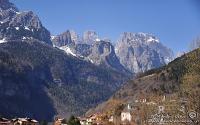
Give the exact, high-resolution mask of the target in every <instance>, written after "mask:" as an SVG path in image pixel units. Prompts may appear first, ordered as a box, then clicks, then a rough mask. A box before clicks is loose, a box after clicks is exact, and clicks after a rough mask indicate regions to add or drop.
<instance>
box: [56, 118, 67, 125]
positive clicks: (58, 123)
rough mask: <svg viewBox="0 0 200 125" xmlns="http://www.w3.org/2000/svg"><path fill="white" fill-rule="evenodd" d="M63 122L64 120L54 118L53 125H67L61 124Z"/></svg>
mask: <svg viewBox="0 0 200 125" xmlns="http://www.w3.org/2000/svg"><path fill="white" fill-rule="evenodd" d="M64 120H65V119H64V118H55V121H54V123H53V125H67V124H66V123H63V121H64Z"/></svg>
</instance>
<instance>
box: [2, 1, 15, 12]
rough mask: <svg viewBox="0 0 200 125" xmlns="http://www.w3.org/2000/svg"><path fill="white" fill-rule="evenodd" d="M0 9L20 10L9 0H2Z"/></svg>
mask: <svg viewBox="0 0 200 125" xmlns="http://www.w3.org/2000/svg"><path fill="white" fill-rule="evenodd" d="M0 9H1V10H7V9H13V10H15V11H18V9H17V7H16V6H15V5H14V4H13V3H10V2H9V0H0Z"/></svg>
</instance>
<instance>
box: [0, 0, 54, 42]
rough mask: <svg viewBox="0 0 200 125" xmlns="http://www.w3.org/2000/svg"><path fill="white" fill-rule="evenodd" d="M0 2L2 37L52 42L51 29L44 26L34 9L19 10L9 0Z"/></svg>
mask: <svg viewBox="0 0 200 125" xmlns="http://www.w3.org/2000/svg"><path fill="white" fill-rule="evenodd" d="M0 2H1V5H0V21H1V22H0V28H1V29H0V39H7V40H9V41H12V40H16V39H18V40H19V39H23V40H26V39H38V40H40V41H42V42H45V43H47V44H49V45H51V44H52V43H51V40H50V33H49V31H48V30H47V29H46V28H45V27H43V26H42V23H41V21H40V19H39V18H38V16H37V15H35V14H34V13H33V12H32V11H28V12H19V11H18V9H17V8H16V7H15V6H14V5H13V4H12V3H10V2H9V1H8V0H1V1H0Z"/></svg>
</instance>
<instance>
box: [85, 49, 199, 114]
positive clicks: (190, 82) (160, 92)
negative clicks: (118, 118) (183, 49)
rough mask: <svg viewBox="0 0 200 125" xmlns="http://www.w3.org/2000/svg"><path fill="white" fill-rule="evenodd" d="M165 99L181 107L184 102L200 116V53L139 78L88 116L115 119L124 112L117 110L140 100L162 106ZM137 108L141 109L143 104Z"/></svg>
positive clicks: (180, 58) (141, 75) (195, 52)
mask: <svg viewBox="0 0 200 125" xmlns="http://www.w3.org/2000/svg"><path fill="white" fill-rule="evenodd" d="M164 96H166V97H170V98H171V100H175V101H176V103H175V106H177V105H182V104H184V103H183V102H184V101H183V100H185V101H186V102H187V103H186V106H187V107H188V108H187V110H188V111H191V110H192V111H195V112H197V113H200V109H199V107H200V49H196V50H194V51H192V52H189V53H187V54H184V55H183V56H181V57H179V58H177V59H175V60H174V61H172V62H171V63H169V64H168V65H167V66H164V67H161V68H158V69H154V70H149V71H147V72H145V73H142V74H138V76H137V78H136V79H135V80H131V81H129V82H128V83H127V84H126V85H124V86H123V87H122V88H121V89H120V90H119V91H117V92H116V93H115V94H114V95H113V96H112V97H111V98H110V99H109V100H108V101H106V102H104V103H102V104H100V105H99V106H98V107H97V108H95V109H91V110H90V111H88V112H87V114H91V113H94V112H102V113H103V114H105V115H108V116H110V115H116V110H119V109H120V111H122V109H123V108H120V106H122V107H124V106H126V105H127V104H135V102H136V101H138V100H140V99H142V98H143V99H144V98H145V99H146V100H147V102H151V101H152V100H153V101H154V102H155V103H157V104H161V105H162V99H163V97H164ZM139 107H140V108H142V104H141V105H140V106H139ZM176 110H177V109H176Z"/></svg>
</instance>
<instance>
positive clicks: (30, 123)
mask: <svg viewBox="0 0 200 125" xmlns="http://www.w3.org/2000/svg"><path fill="white" fill-rule="evenodd" d="M12 124H13V125H39V122H38V121H37V120H35V119H31V118H16V119H12Z"/></svg>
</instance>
